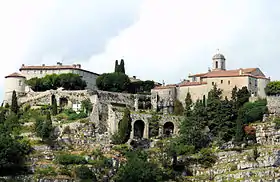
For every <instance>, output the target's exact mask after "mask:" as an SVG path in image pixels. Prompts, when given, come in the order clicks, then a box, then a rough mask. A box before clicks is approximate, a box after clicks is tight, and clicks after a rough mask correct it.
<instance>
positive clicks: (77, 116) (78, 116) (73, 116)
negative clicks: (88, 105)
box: [68, 112, 87, 120]
mask: <svg viewBox="0 0 280 182" xmlns="http://www.w3.org/2000/svg"><path fill="white" fill-rule="evenodd" d="M86 117H87V114H86V113H84V112H80V113H79V114H77V113H72V114H70V115H69V117H68V119H69V120H77V119H83V118H86Z"/></svg>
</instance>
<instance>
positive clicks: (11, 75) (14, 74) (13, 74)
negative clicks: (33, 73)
mask: <svg viewBox="0 0 280 182" xmlns="http://www.w3.org/2000/svg"><path fill="white" fill-rule="evenodd" d="M12 77H18V78H25V76H23V75H21V74H19V73H16V72H14V73H12V74H10V75H7V76H5V78H12Z"/></svg>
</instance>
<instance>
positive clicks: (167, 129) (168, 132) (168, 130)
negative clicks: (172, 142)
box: [163, 121, 175, 137]
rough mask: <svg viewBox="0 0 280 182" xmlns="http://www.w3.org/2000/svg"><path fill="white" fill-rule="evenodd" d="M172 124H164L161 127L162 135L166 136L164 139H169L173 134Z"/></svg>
mask: <svg viewBox="0 0 280 182" xmlns="http://www.w3.org/2000/svg"><path fill="white" fill-rule="evenodd" d="M174 128H175V126H174V123H173V122H170V121H168V122H166V123H164V125H163V135H164V136H166V137H170V136H172V134H173V133H174Z"/></svg>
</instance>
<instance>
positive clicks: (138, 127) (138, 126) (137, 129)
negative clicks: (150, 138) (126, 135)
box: [134, 120, 145, 139]
mask: <svg viewBox="0 0 280 182" xmlns="http://www.w3.org/2000/svg"><path fill="white" fill-rule="evenodd" d="M144 128H145V123H144V121H142V120H137V121H135V123H134V138H138V139H141V138H143V136H144Z"/></svg>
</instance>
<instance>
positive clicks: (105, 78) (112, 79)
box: [96, 72, 130, 92]
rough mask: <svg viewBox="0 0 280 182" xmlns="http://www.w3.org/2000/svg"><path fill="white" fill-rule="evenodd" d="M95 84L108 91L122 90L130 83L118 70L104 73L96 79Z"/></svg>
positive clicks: (125, 89) (126, 88)
mask: <svg viewBox="0 0 280 182" xmlns="http://www.w3.org/2000/svg"><path fill="white" fill-rule="evenodd" d="M96 85H97V87H98V88H99V89H100V90H104V91H110V92H124V91H127V90H128V87H129V85H130V79H129V77H128V76H127V75H126V74H124V73H120V72H115V73H104V74H102V75H100V76H99V77H98V78H97V79H96Z"/></svg>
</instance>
